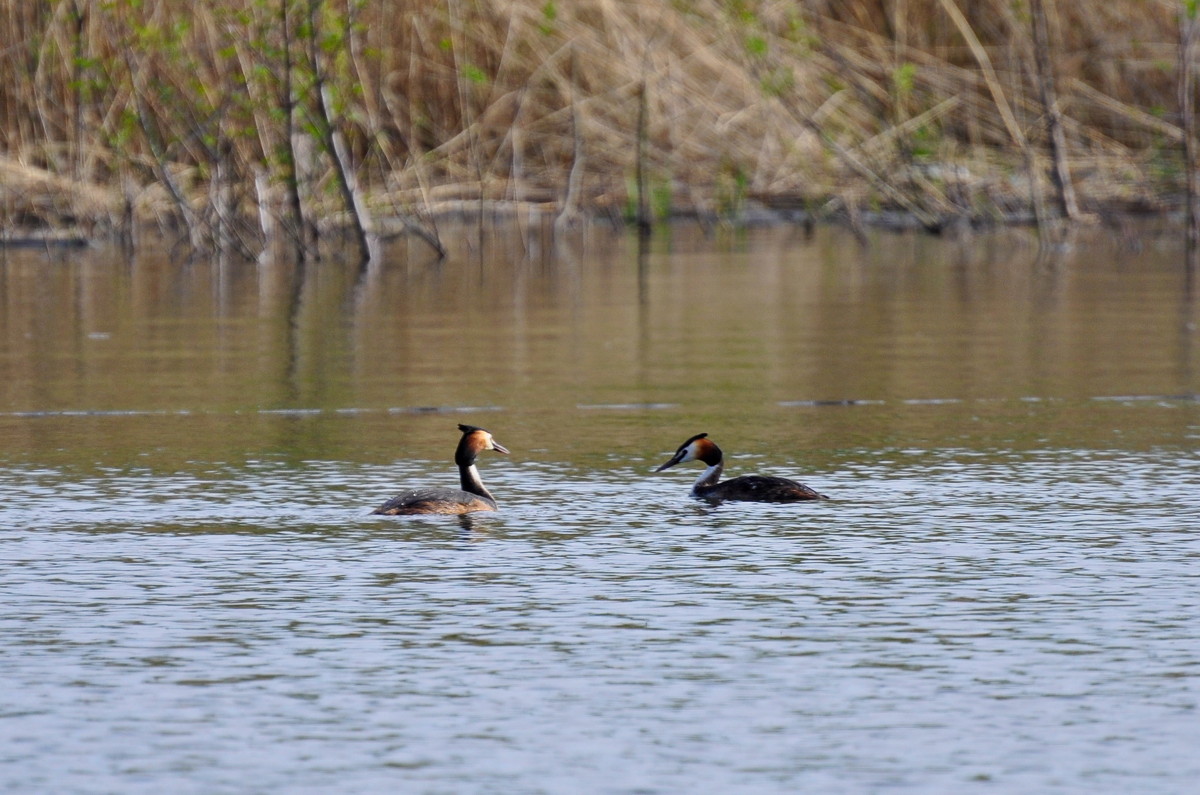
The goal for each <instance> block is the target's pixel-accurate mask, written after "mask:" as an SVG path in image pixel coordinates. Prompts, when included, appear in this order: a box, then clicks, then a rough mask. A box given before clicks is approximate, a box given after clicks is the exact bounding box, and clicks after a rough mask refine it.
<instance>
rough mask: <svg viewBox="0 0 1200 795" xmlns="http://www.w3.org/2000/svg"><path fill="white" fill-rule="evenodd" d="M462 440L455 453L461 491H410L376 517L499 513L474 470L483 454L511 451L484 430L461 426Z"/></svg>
mask: <svg viewBox="0 0 1200 795" xmlns="http://www.w3.org/2000/svg"><path fill="white" fill-rule="evenodd" d="M458 429H459V430H460V431H462V434H463V435H462V438H461V439H459V440H458V449H457V450H455V451H454V463H456V464H458V473H459V477H460V478H461V480H462V488H461V489H444V488H443V489H411V490H409V491H406V492H404V493H403V494H398V495H396V496H395V497H392V498H391V499H390V500H388V501H387V502H385V503H384V504H383V505H380V506H379V507H378V508H376V509H375V510H373V511H371V513H373V514H376V513H377V514H385V515H387V516H396V515H400V514H405V515H407V514H428V513H440V514H460V513H474V512H475V511H494V510H496V498H495V497H493V496H492V493H491V492H490V491H488V490H487V489H486V488H484V485H483V481H482V480H480V479H479V470H478V469H476V468H475V456H477V455H479V452H480V451H481V450H495V451H496V452H497V453H503V454H504V455H508V448H506V447H504V445H502V444H500V443H499V442H497V441H496V440H495V439H493V438H492V435H491V434H490V433H488V432H487V431H485V430H484V429H483V428H477V427H475V426H474V425H459V426H458Z"/></svg>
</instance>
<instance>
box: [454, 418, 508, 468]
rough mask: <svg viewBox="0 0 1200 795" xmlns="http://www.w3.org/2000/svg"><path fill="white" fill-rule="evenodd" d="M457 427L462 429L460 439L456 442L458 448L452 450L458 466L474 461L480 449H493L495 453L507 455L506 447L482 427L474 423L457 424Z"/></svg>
mask: <svg viewBox="0 0 1200 795" xmlns="http://www.w3.org/2000/svg"><path fill="white" fill-rule="evenodd" d="M458 429H459V430H460V431H462V433H463V435H462V439H460V440H459V442H458V449H457V450H455V451H454V463H456V464H458V465H459V466H460V467H467V466H470V465H471V464H473V463H475V456H477V455H479V453H480V451H482V450H495V451H496V452H497V453H502V454H504V455H508V448H507V447H505V446H504V445H502V444H500V443H499V442H497V441H496V440H495V439H493V438H492V435H491V434H490V433H489V432H487V431H485V430H484V429H483V428H478V427H476V426H474V425H459V426H458Z"/></svg>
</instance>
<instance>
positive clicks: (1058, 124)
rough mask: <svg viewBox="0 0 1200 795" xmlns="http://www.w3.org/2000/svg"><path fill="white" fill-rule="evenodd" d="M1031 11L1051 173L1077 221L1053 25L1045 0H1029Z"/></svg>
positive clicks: (1065, 208)
mask: <svg viewBox="0 0 1200 795" xmlns="http://www.w3.org/2000/svg"><path fill="white" fill-rule="evenodd" d="M1048 2H1053V0H1048ZM1029 10H1030V13H1031V15H1032V16H1033V53H1034V63H1035V64H1036V65H1037V75H1038V89H1039V91H1040V93H1041V98H1042V107H1043V108H1044V110H1045V113H1046V126H1047V130H1048V131H1049V133H1050V155H1051V158H1052V159H1053V168H1052V169H1051V171H1050V173H1051V176H1052V177H1053V179H1054V187H1055V190H1057V191H1058V203H1059V209H1060V210H1061V211H1062V214H1063V215H1064V216H1065V217H1066V218H1068V219H1070V220H1072V221H1075V220H1078V219H1079V215H1080V213H1079V204H1078V203H1077V202H1076V200H1075V186H1074V185H1073V184H1072V182H1071V172H1070V170H1069V168H1068V166H1067V135H1066V132H1065V131H1064V129H1063V120H1062V110H1061V108H1060V107H1059V104H1058V89H1057V87H1056V81H1055V73H1054V62H1053V59H1052V58H1051V55H1050V51H1051V44H1050V25H1049V23H1048V22H1047V20H1046V8H1045V6H1044V5H1043V0H1029Z"/></svg>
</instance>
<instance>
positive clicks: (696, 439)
mask: <svg viewBox="0 0 1200 795" xmlns="http://www.w3.org/2000/svg"><path fill="white" fill-rule="evenodd" d="M687 461H700V462H702V463H704V465H705V469H704V471H703V472H701V473H700V477H699V478H697V479H696V483H695V484H694V485H693V486H692V496H693V497H697V498H699V499H702V500H709V501H712V502H720V501H723V500H740V501H743V502H802V501H804V500H827V499H829V498H828V497H826V496H825V495H824V494H821V493H819V492H817V491H816V490H814V489H811V488H809V487H808V486H805V485H804V484H803V483H797V482H796V481H794V480H788V479H787V478H777V477H773V476H770V475H742V476H741V477H736V478H730V479H729V480H726V481H722V480H721V472H722V471H723V470H724V468H725V459H724V456H723V454H722V453H721V448H720V447H717V445H716V443H715V442H713V441H712V440H711V439H709V438H708V434H707V433H698V434H696V435H695V436H693V437H692V438H691V439H688V440H687V441H686V442H684V443H683V444H681V445H680V446H679V449H678V450H676V451H675V455H673V456H671V460H669V461H667V463H665V464H663V465H662V466H660V467H659V468H658V469H656V470H654V471H655V472H662V471H663V470H664V469H670V468H671V467H673V466H675V465H676V464H682V463H684V462H687Z"/></svg>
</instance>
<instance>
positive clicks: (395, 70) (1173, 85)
mask: <svg viewBox="0 0 1200 795" xmlns="http://www.w3.org/2000/svg"><path fill="white" fill-rule="evenodd" d="M1022 8H1023V6H1021V5H1019V4H1012V3H1009V2H1001V1H1000V0H985V2H978V3H976V2H972V3H966V2H963V0H890V1H889V2H883V1H882V0H876V1H875V2H869V1H866V0H861V1H859V2H845V3H841V2H837V3H834V2H819V1H816V0H810V2H801V3H795V2H782V1H776V2H768V1H767V0H763V1H762V2H753V1H752V0H727V1H726V2H718V1H717V0H698V1H697V2H690V3H686V4H685V3H667V2H663V3H646V2H641V1H640V0H597V1H596V2H591V3H565V2H562V3H559V2H552V1H551V2H548V1H547V0H445V2H439V3H428V2H424V0H401V1H400V2H391V1H390V0H339V1H338V2H333V0H215V2H212V3H192V2H189V0H144V2H140V3H134V2H131V1H128V0H126V1H123V0H117V2H100V0H59V1H58V2H40V3H5V4H4V9H3V10H2V11H0V63H2V66H3V72H2V73H3V74H5V75H11V76H12V78H13V79H11V80H6V81H4V82H3V84H0V225H3V226H5V227H7V228H13V227H16V226H30V225H37V224H45V225H49V226H57V225H62V224H64V223H85V224H87V225H89V226H90V227H94V228H97V229H104V228H108V229H114V230H115V229H118V228H120V227H121V226H122V225H124V224H128V223H130V219H132V218H140V219H143V220H153V221H158V222H160V223H164V224H166V223H174V224H180V223H182V224H183V225H185V226H187V227H189V228H192V229H194V230H198V232H199V233H198V234H194V235H193V242H194V243H196V244H197V245H202V244H204V242H205V241H206V240H207V241H208V242H210V243H211V242H212V241H213V240H215V239H218V238H219V235H218V232H217V230H218V229H224V230H225V232H224V233H222V234H227V235H230V236H231V237H232V238H233V239H236V240H239V241H242V243H243V244H244V246H245V247H246V248H250V249H253V248H254V247H255V245H256V243H255V241H257V240H258V239H260V238H261V236H262V235H263V234H264V230H265V229H268V228H293V234H296V231H295V227H296V226H297V225H298V224H301V223H302V222H303V221H304V219H305V218H307V219H308V220H309V221H312V222H317V221H320V220H321V219H325V218H331V217H334V216H338V217H340V216H341V213H342V212H343V211H344V210H345V207H346V203H345V199H344V195H343V194H339V192H338V190H336V189H335V188H336V187H337V179H336V176H337V168H338V164H337V160H336V158H334V157H333V153H332V152H331V151H328V150H329V146H328V145H327V143H326V141H328V140H331V139H327V138H326V137H324V136H323V135H322V124H323V123H324V121H323V119H322V117H321V116H320V114H319V113H318V112H317V111H318V104H317V103H316V102H315V97H316V96H317V93H318V86H324V87H325V88H326V90H327V91H328V96H329V98H330V99H331V103H330V108H331V113H329V114H328V123H329V124H330V125H332V126H333V127H334V128H335V130H336V132H337V133H339V134H340V136H342V139H343V140H344V142H345V147H346V156H347V165H348V168H349V171H350V172H351V176H352V177H353V181H354V182H353V186H352V187H357V188H358V189H360V190H361V192H362V194H363V196H364V197H365V199H366V202H367V205H368V206H369V208H370V213H371V215H373V216H375V217H386V216H400V217H405V218H409V219H414V222H415V223H418V224H420V223H421V219H422V218H424V219H428V218H430V217H432V216H435V215H436V214H437V212H438V210H439V207H440V206H441V205H442V203H454V206H459V205H460V204H461V202H463V201H482V200H488V201H508V202H532V203H539V204H552V205H555V206H557V205H560V204H561V203H562V202H563V201H564V200H565V199H566V197H567V193H568V187H569V185H571V184H573V185H574V191H573V198H572V201H573V202H577V203H578V205H579V206H580V207H581V208H582V209H583V210H584V211H586V212H591V213H601V214H611V215H624V214H626V213H629V212H631V211H632V208H634V207H635V206H636V205H637V199H638V196H637V195H636V194H637V191H638V189H639V185H638V183H637V181H636V180H635V179H634V175H635V173H638V166H639V163H638V162H637V161H636V158H637V157H638V153H639V152H640V153H641V157H642V162H641V163H640V166H641V171H640V173H641V174H642V175H643V182H642V185H641V189H644V190H645V191H646V192H647V193H648V198H647V201H646V202H645V204H646V206H649V207H650V208H651V209H652V210H653V212H654V213H655V214H656V215H658V216H662V215H666V214H673V213H688V214H690V213H697V214H704V215H710V216H714V217H717V216H725V217H733V218H735V217H737V216H738V215H739V214H740V213H741V212H742V211H744V210H745V209H746V208H747V207H748V206H750V205H752V204H756V203H757V204H762V205H766V206H776V207H802V208H806V209H808V210H810V211H811V212H813V213H815V214H818V215H819V214H821V213H833V212H842V211H845V210H846V209H847V208H850V207H853V208H855V209H856V210H858V211H861V210H864V209H873V208H878V209H901V210H903V211H905V212H907V213H910V214H914V215H916V216H917V217H921V218H927V219H932V220H934V221H936V220H938V219H945V218H955V217H960V218H971V219H977V220H979V219H993V220H1003V219H1004V218H1006V217H1011V216H1013V215H1014V214H1016V213H1018V212H1020V211H1022V210H1024V211H1028V210H1029V209H1030V206H1031V202H1032V201H1033V198H1034V188H1035V187H1036V188H1038V189H1040V190H1041V191H1050V190H1051V189H1052V187H1051V183H1050V179H1049V170H1048V163H1047V162H1046V160H1045V153H1046V151H1047V136H1046V132H1045V109H1044V108H1043V107H1042V105H1041V103H1040V100H1039V93H1038V90H1037V85H1036V83H1035V81H1036V73H1035V69H1034V65H1033V64H1034V57H1033V45H1032V38H1031V33H1030V29H1031V26H1030V21H1029V20H1028V19H1026V18H1022V16H1021V13H1022V11H1021V9H1022ZM1048 8H1049V10H1050V17H1051V22H1052V24H1051V37H1052V41H1053V52H1052V53H1051V55H1052V62H1053V64H1054V68H1055V70H1056V71H1057V74H1058V78H1059V83H1058V95H1059V102H1060V106H1061V108H1062V110H1063V113H1064V123H1065V131H1066V135H1067V150H1068V167H1069V170H1070V173H1071V174H1072V175H1073V178H1074V180H1075V181H1076V188H1077V190H1078V192H1079V197H1080V202H1081V203H1082V205H1083V206H1084V208H1085V209H1086V210H1088V211H1090V212H1101V211H1106V210H1109V209H1114V208H1116V209H1120V208H1139V209H1149V210H1161V209H1166V208H1169V207H1173V206H1175V205H1177V203H1178V201H1179V196H1180V195H1181V192H1182V190H1183V186H1184V174H1183V172H1182V166H1181V163H1182V160H1181V157H1182V154H1181V151H1182V146H1181V142H1182V140H1183V136H1184V126H1183V125H1182V124H1181V119H1180V118H1179V116H1178V114H1177V113H1176V112H1175V111H1174V109H1175V108H1176V106H1177V105H1178V94H1177V85H1178V71H1179V70H1178V63H1177V59H1178V41H1179V39H1180V33H1179V25H1180V22H1179V20H1180V16H1179V5H1178V4H1176V3H1172V2H1167V1H1166V0H1156V1H1151V2H1147V0H1114V1H1113V2H1109V3H1104V4H1092V3H1086V4H1084V3H1062V2H1058V3H1053V4H1049V5H1048ZM283 11H286V12H287V15H286V20H285V16H284V14H283V13H281V12H283ZM285 24H286V27H285ZM1193 90H1194V87H1193ZM643 98H644V102H645V106H644V109H643V108H642V107H641V103H642V102H643ZM642 110H644V113H640V111H642ZM639 120H641V126H639ZM1022 142H1025V143H1022ZM639 144H640V145H639ZM1024 145H1027V146H1028V148H1029V149H1028V151H1023V150H1022V146H1024ZM1030 153H1032V154H1030ZM1031 157H1032V158H1033V159H1032V160H1031ZM573 173H574V175H575V178H574V182H573V183H572V182H571V175H572V174H573ZM293 196H294V197H295V198H296V206H297V207H299V208H300V210H299V211H298V212H294V211H293V210H292V209H290V208H292V202H291V201H290V199H291V198H292V197H293ZM297 215H299V216H301V217H300V218H297V217H296V216H297ZM263 219H273V220H269V221H264V220H263Z"/></svg>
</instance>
